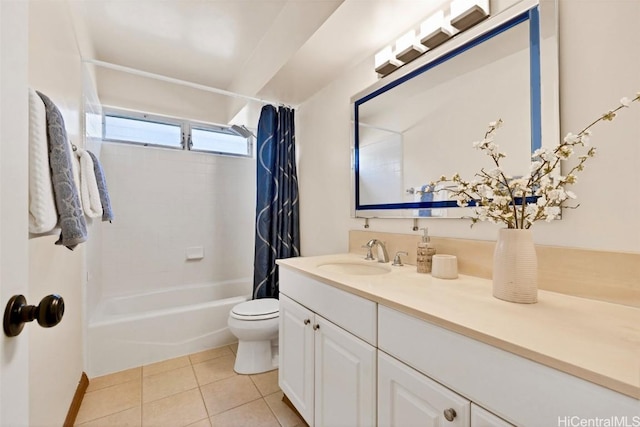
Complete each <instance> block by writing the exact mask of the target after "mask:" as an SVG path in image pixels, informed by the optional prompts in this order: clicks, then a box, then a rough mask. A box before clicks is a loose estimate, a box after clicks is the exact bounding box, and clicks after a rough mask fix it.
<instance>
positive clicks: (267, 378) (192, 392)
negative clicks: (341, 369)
mask: <svg viewBox="0 0 640 427" xmlns="http://www.w3.org/2000/svg"><path fill="white" fill-rule="evenodd" d="M236 347H237V345H236V346H226V347H221V348H216V349H212V350H207V351H203V352H201V353H196V354H192V355H189V356H183V357H178V358H176V359H171V360H167V361H164V362H159V363H154V364H152V365H147V366H143V367H140V368H134V369H129V370H126V371H122V372H117V373H115V374H111V375H106V376H104V377H98V378H94V379H92V380H91V381H90V383H89V388H88V389H87V392H86V394H85V396H84V400H83V401H82V406H81V407H80V412H79V413H78V417H77V419H76V424H75V425H76V426H82V427H147V426H149V427H151V426H153V427H161V426H167V427H187V426H188V427H218V426H220V427H235V426H238V427H240V426H242V427H248V426H250V427H303V426H304V425H305V424H304V422H303V421H302V420H301V419H300V418H299V417H298V415H296V414H295V413H294V412H293V411H292V410H291V409H289V407H288V406H286V405H285V404H284V403H283V402H282V391H280V388H279V387H278V371H277V370H276V371H271V372H266V373H264V374H257V375H238V374H236V373H235V372H234V370H233V363H234V361H235V354H234V351H235V349H236Z"/></svg>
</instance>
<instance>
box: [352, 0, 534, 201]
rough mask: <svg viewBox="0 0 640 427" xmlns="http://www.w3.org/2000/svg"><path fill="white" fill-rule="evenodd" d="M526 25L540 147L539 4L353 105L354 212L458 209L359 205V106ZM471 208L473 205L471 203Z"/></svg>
mask: <svg viewBox="0 0 640 427" xmlns="http://www.w3.org/2000/svg"><path fill="white" fill-rule="evenodd" d="M524 22H529V59H530V60H529V76H530V85H531V88H530V89H531V90H530V112H531V152H532V153H533V152H534V151H535V150H537V149H538V148H540V147H541V145H542V118H541V117H542V99H541V98H542V95H541V83H542V82H541V64H540V43H541V38H540V11H539V5H536V6H534V7H532V8H530V9H528V10H525V11H524V12H521V13H519V14H517V15H516V16H514V17H512V18H511V19H509V20H507V21H506V22H504V23H502V24H500V25H498V26H496V27H495V28H492V29H491V30H489V31H487V32H486V33H484V34H481V35H479V36H478V37H476V38H474V39H472V40H469V41H468V42H466V43H464V44H463V45H461V46H458V47H457V48H455V49H453V50H451V51H449V52H447V53H446V54H444V55H443V56H441V57H439V58H436V59H434V60H433V61H431V62H428V63H426V64H424V65H422V66H420V67H419V68H416V69H415V70H413V71H411V72H409V73H408V74H406V75H404V76H402V77H400V78H398V79H397V80H394V81H392V82H390V83H388V84H386V85H384V86H382V87H380V88H379V89H377V90H375V91H373V92H371V93H370V94H368V95H366V96H364V97H362V98H359V99H357V100H356V101H355V102H354V112H353V113H354V151H353V156H354V157H353V169H354V183H353V185H354V186H355V188H354V196H355V211H356V213H357V212H358V211H374V210H398V209H431V208H457V207H458V205H457V203H456V201H454V200H450V201H430V202H406V203H388V204H361V203H360V173H359V172H360V165H359V109H360V106H361V105H362V104H364V103H365V102H367V101H369V100H371V99H372V98H375V97H376V96H379V95H381V94H383V93H385V92H387V91H389V90H391V89H393V88H395V87H397V86H398V85H401V84H402V83H404V82H406V81H408V80H411V79H412V78H414V77H416V76H419V75H421V74H423V73H425V72H426V71H428V70H430V69H432V68H434V67H436V66H438V65H440V64H442V63H444V62H446V61H448V60H450V59H452V58H454V57H456V56H458V55H460V54H461V53H463V52H465V51H467V50H469V49H472V48H473V47H475V46H478V45H480V44H482V43H483V42H485V41H487V40H489V39H491V38H493V37H495V36H497V35H499V34H501V33H503V32H505V31H507V30H509V29H510V28H513V27H514V26H516V25H518V24H522V23H524ZM470 205H471V206H473V205H474V203H473V202H472V203H470Z"/></svg>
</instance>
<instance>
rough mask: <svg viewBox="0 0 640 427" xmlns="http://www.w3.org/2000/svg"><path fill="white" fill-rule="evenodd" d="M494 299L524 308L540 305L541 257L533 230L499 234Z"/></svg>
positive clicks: (507, 231) (506, 230) (494, 271)
mask: <svg viewBox="0 0 640 427" xmlns="http://www.w3.org/2000/svg"><path fill="white" fill-rule="evenodd" d="M493 296H494V297H496V298H499V299H501V300H505V301H510V302H517V303H523V304H532V303H535V302H537V301H538V257H537V256H536V249H535V246H534V245H533V234H532V232H531V230H522V229H510V228H503V229H501V230H500V232H499V234H498V241H497V243H496V249H495V251H494V253H493Z"/></svg>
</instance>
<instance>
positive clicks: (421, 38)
mask: <svg viewBox="0 0 640 427" xmlns="http://www.w3.org/2000/svg"><path fill="white" fill-rule="evenodd" d="M0 1H1V0H0ZM450 10H451V13H450V14H449V15H447V16H445V14H444V11H443V10H438V11H437V12H435V13H434V14H433V15H431V16H430V17H429V18H427V19H426V20H425V21H424V22H423V23H422V24H421V25H420V31H419V33H418V31H417V30H416V29H413V30H411V31H409V32H407V33H406V34H404V35H403V36H402V37H400V38H399V39H398V40H396V42H395V49H393V47H394V46H387V47H385V48H384V49H382V50H381V51H380V52H378V53H376V55H375V70H376V72H377V73H378V76H379V77H385V76H386V75H388V74H391V73H392V72H394V71H395V70H397V69H398V68H400V67H402V66H403V65H404V64H408V63H409V62H411V61H413V60H414V59H416V58H418V57H419V56H420V55H422V54H423V53H425V52H426V51H428V50H430V49H433V48H435V47H437V46H438V45H440V44H442V43H444V42H446V41H447V40H449V39H450V38H451V37H453V36H454V35H456V34H458V33H459V32H462V31H464V30H466V29H468V28H471V27H473V26H474V25H476V24H477V23H479V22H480V21H483V20H484V19H486V18H487V17H488V16H489V0H452V1H451V5H450Z"/></svg>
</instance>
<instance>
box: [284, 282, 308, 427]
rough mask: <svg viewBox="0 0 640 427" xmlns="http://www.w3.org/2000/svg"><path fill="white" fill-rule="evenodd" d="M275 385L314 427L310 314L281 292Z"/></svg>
mask: <svg viewBox="0 0 640 427" xmlns="http://www.w3.org/2000/svg"><path fill="white" fill-rule="evenodd" d="M279 322H280V331H279V337H278V342H279V347H280V348H279V356H278V357H279V360H278V363H279V370H278V383H279V384H280V388H281V389H282V391H283V392H284V394H286V395H287V397H288V398H289V400H290V401H291V403H293V406H295V407H296V409H297V410H298V412H299V413H300V415H302V418H304V420H305V421H306V422H307V423H308V424H309V425H311V426H312V425H313V389H314V387H313V381H314V378H313V370H314V368H313V358H314V355H313V345H314V344H313V338H314V333H313V329H312V328H311V326H312V324H314V314H313V312H312V311H310V310H308V309H306V308H305V307H303V306H301V305H300V304H298V303H297V302H295V301H293V300H292V299H289V298H287V296H286V295H284V294H282V293H280V320H279Z"/></svg>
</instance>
